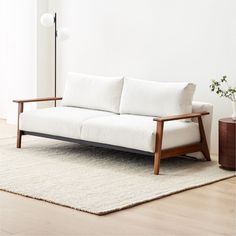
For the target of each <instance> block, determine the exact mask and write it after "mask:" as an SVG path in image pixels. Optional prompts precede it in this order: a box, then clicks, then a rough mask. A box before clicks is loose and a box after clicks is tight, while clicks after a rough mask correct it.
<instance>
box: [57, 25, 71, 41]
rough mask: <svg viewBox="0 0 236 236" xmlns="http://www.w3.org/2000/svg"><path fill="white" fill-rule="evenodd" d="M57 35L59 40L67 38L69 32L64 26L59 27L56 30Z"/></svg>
mask: <svg viewBox="0 0 236 236" xmlns="http://www.w3.org/2000/svg"><path fill="white" fill-rule="evenodd" d="M57 36H58V39H59V40H60V41H64V40H67V39H68V38H69V37H70V33H69V31H68V29H66V28H60V29H58V31H57Z"/></svg>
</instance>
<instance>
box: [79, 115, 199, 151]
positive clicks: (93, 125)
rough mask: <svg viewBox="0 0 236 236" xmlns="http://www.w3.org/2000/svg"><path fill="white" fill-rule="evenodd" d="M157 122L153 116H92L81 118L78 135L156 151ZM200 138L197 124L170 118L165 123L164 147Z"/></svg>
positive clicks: (84, 138) (106, 142) (97, 140)
mask: <svg viewBox="0 0 236 236" xmlns="http://www.w3.org/2000/svg"><path fill="white" fill-rule="evenodd" d="M155 132H156V122H154V121H153V118H152V117H146V116H136V115H115V116H106V117H99V118H92V119H89V120H86V121H84V122H83V126H82V133H81V138H82V139H83V140H87V141H93V142H99V143H105V144H111V145H116V146H122V147H126V148H132V149H137V150H142V151H146V152H154V151H155V138H156V136H155ZM199 140H200V135H199V129H198V124H196V123H194V122H183V121H170V122H166V123H165V126H164V137H163V145H162V147H163V148H164V149H166V148H171V147H176V146H181V145H186V144H191V143H194V142H198V141H199Z"/></svg>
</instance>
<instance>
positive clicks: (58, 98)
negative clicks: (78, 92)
mask: <svg viewBox="0 0 236 236" xmlns="http://www.w3.org/2000/svg"><path fill="white" fill-rule="evenodd" d="M56 100H62V97H49V98H35V99H26V100H13V102H17V103H25V102H46V101H56Z"/></svg>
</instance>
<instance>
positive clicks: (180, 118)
mask: <svg viewBox="0 0 236 236" xmlns="http://www.w3.org/2000/svg"><path fill="white" fill-rule="evenodd" d="M209 114H210V113H209V112H199V113H188V114H181V115H175V116H166V117H155V118H153V120H154V121H171V120H182V119H189V118H194V117H200V116H205V115H209Z"/></svg>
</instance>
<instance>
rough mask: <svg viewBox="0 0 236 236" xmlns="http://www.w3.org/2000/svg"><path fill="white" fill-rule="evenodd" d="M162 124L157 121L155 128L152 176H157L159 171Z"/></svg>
mask: <svg viewBox="0 0 236 236" xmlns="http://www.w3.org/2000/svg"><path fill="white" fill-rule="evenodd" d="M163 129H164V122H162V121H157V127H156V145H155V156H154V174H155V175H158V174H159V170H160V161H161V146H162V139H163Z"/></svg>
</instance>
